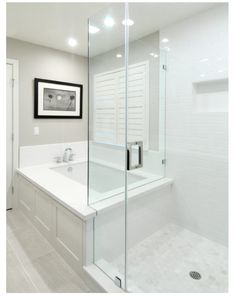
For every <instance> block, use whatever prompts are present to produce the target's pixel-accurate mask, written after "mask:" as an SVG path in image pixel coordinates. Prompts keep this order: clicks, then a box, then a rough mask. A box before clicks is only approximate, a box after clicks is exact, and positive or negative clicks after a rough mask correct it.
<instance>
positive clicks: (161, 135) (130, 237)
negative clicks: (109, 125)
mask: <svg viewBox="0 0 236 298" xmlns="http://www.w3.org/2000/svg"><path fill="white" fill-rule="evenodd" d="M147 7H148V8H149V9H156V8H155V3H145V4H144V3H130V4H129V19H130V20H131V22H132V21H133V25H131V26H130V27H129V56H128V73H127V76H128V90H127V114H128V116H127V154H128V162H127V178H128V179H129V177H130V176H132V175H139V176H142V177H143V180H141V181H138V182H136V183H135V184H133V185H128V188H127V210H126V211H127V221H126V222H127V225H126V229H127V230H126V233H127V246H126V260H127V262H126V266H127V267H126V268H127V273H126V288H127V291H129V292H158V288H157V287H156V288H155V284H154V282H155V280H157V279H158V277H157V276H155V274H153V273H154V272H155V271H153V270H152V268H153V266H155V264H153V262H154V263H155V262H157V261H158V257H157V258H152V256H153V255H154V254H155V245H158V243H151V242H150V241H149V237H150V236H151V235H152V234H153V233H154V232H155V228H156V222H158V220H159V217H160V215H159V214H158V210H159V209H160V208H159V205H158V198H157V195H156V192H155V191H156V188H157V187H158V186H157V185H158V184H160V183H161V182H160V179H161V178H163V177H164V176H165V76H166V71H165V69H166V55H165V52H163V51H160V48H159V32H158V28H156V29H155V30H153V28H155V27H153V26H152V24H150V30H145V31H144V30H143V29H142V27H140V26H139V22H138V20H139V19H140V12H142V13H145V9H147ZM147 28H148V26H146V29H147ZM134 186H135V187H134ZM147 285H148V286H147Z"/></svg>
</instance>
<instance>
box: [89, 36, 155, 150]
mask: <svg viewBox="0 0 236 298" xmlns="http://www.w3.org/2000/svg"><path fill="white" fill-rule="evenodd" d="M90 47H92V48H93V47H96V44H95V42H93V37H92V36H91V37H90ZM117 53H121V54H122V55H123V57H122V58H120V59H117V58H116V54H117ZM150 53H157V54H160V53H159V32H155V33H152V34H150V35H147V36H145V37H143V38H141V39H138V40H135V41H133V42H131V43H130V44H129V64H135V63H138V62H142V61H147V60H148V61H149V149H151V150H157V149H158V148H159V136H158V135H159V117H158V114H159V58H160V57H158V58H153V57H152V56H150ZM124 56H125V49H124V46H123V47H119V48H117V49H114V50H111V51H109V52H106V53H104V54H101V55H97V56H95V57H93V58H91V60H90V79H91V87H90V88H91V89H90V92H91V93H90V94H91V102H90V112H91V115H92V113H93V110H92V109H93V106H92V97H93V90H92V89H93V76H94V74H97V73H101V72H105V71H110V70H113V69H116V68H120V67H124V65H125V64H124V63H125V62H124ZM92 121H93V119H92V117H90V129H91V130H92V127H93V125H92ZM90 135H91V136H92V131H91V132H90Z"/></svg>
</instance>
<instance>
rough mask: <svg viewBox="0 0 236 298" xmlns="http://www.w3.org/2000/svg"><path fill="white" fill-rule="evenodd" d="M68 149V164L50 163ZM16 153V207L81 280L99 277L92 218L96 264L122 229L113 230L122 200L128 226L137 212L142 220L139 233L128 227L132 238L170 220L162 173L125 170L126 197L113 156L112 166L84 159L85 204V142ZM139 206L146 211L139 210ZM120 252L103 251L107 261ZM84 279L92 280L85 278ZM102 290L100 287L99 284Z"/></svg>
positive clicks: (122, 171) (118, 225)
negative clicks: (98, 240)
mask: <svg viewBox="0 0 236 298" xmlns="http://www.w3.org/2000/svg"><path fill="white" fill-rule="evenodd" d="M67 147H72V149H73V152H75V155H76V157H78V159H77V160H76V161H73V162H70V163H69V164H68V163H62V164H57V163H56V162H55V161H54V162H53V160H54V159H53V157H55V156H57V154H58V152H59V153H60V152H64V149H65V148H67ZM20 153H21V154H20V168H19V169H17V184H18V186H17V187H18V191H17V194H18V199H17V202H18V206H19V207H20V209H21V210H22V211H23V212H24V213H25V214H26V216H28V218H29V219H30V220H31V221H32V222H33V223H34V225H35V226H36V227H37V229H38V230H39V231H40V232H41V233H42V234H43V235H44V236H45V237H46V238H47V239H48V241H49V242H50V243H51V244H52V245H53V246H54V248H55V249H56V250H57V251H58V252H59V253H60V254H61V255H62V257H63V258H64V259H65V260H66V261H67V262H68V263H69V264H70V265H71V266H72V268H74V270H75V271H77V272H78V273H79V274H80V275H82V276H83V278H86V279H87V278H88V276H87V273H88V274H89V276H92V280H99V278H98V276H95V273H94V270H95V269H96V266H95V267H94V266H93V264H94V243H93V242H94V239H95V238H94V237H95V233H94V232H95V231H94V222H95V221H96V223H97V224H98V225H97V226H96V237H101V244H102V248H101V247H100V246H99V245H97V246H96V264H97V262H98V260H100V259H101V257H102V256H103V255H104V254H103V253H102V252H103V251H102V249H103V248H104V247H107V248H109V243H111V242H112V243H114V244H115V246H116V247H117V248H119V247H120V245H119V244H120V243H121V242H122V239H120V237H121V235H122V233H121V232H119V231H118V233H114V231H115V230H117V228H119V229H122V227H123V219H124V217H123V216H121V215H120V214H123V213H122V212H121V211H122V210H123V208H124V204H126V203H127V204H128V206H129V215H130V216H129V220H134V221H135V222H136V224H135V225H131V226H135V227H137V225H138V223H139V221H138V220H137V219H138V218H140V216H142V219H143V220H142V235H140V233H139V231H140V227H139V228H135V230H132V231H130V233H132V235H133V239H134V240H133V241H134V242H137V241H139V240H140V237H141V236H142V237H143V236H144V237H147V236H148V235H149V234H150V233H152V232H153V231H154V230H156V229H157V228H158V227H160V226H162V225H164V224H165V223H166V222H167V221H168V220H169V218H168V216H167V215H166V214H169V210H170V208H171V205H172V204H171V198H170V196H169V193H170V190H171V184H172V180H171V179H169V178H162V179H160V178H161V176H157V175H153V174H150V173H147V172H144V171H143V169H137V170H134V171H130V172H128V176H127V178H128V192H127V195H126V193H125V169H124V166H123V164H121V163H120V162H119V160H118V159H117V162H116V164H112V163H110V162H104V160H102V159H101V158H98V156H96V159H94V160H91V161H90V163H89V171H90V173H89V176H90V178H91V179H90V181H89V183H90V184H89V198H90V200H89V204H88V192H87V190H88V185H87V183H88V182H87V181H88V180H87V179H88V178H87V177H88V175H87V174H88V173H87V168H88V163H87V157H86V154H85V153H86V143H84V142H81V143H75V144H69V145H68V144H53V145H40V146H31V147H26V148H24V147H21V150H20ZM61 154H62V153H60V155H61ZM37 158H38V160H37ZM36 161H37V162H36ZM119 165H121V167H119ZM150 172H152V171H150ZM93 177H96V179H93ZM108 181H109V183H107V182H108ZM91 196H92V202H91ZM126 198H127V199H128V201H127V200H126ZM144 205H145V208H146V209H148V210H149V212H143V206H144ZM153 206H155V207H154V208H153ZM150 210H152V212H151V211H150ZM150 212H151V215H150ZM150 218H151V220H150ZM143 222H144V223H145V224H143ZM99 223H100V224H99ZM104 223H108V226H109V230H108V233H106V235H103V234H102V235H101V233H102V229H100V226H103V225H104ZM107 235H109V237H107ZM109 253H111V255H109ZM119 253H122V252H120V251H118V249H115V250H112V251H110V252H109V250H108V251H107V257H108V258H110V259H112V258H114V256H117V255H118V254H119ZM94 268H95V269H94ZM89 270H90V272H89ZM91 270H92V271H91ZM86 272H87V273H86ZM96 274H97V275H99V274H101V272H100V271H99V272H96ZM102 278H104V276H103V277H102ZM108 279H109V278H108ZM88 282H91V279H90V278H88ZM98 283H99V284H100V285H102V284H103V282H98ZM111 283H112V284H113V282H112V281H111ZM94 286H95V288H96V287H97V288H96V289H95V291H97V290H98V289H99V286H98V285H96V283H95V285H94ZM100 289H101V288H100ZM102 289H105V287H104V285H103V286H102ZM106 290H107V289H106ZM110 290H111V289H110ZM110 290H108V291H110ZM111 291H112V290H111Z"/></svg>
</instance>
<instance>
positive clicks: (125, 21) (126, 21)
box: [122, 19, 134, 26]
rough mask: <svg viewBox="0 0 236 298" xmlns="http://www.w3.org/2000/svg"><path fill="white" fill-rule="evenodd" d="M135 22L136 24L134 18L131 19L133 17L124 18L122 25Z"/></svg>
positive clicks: (130, 24)
mask: <svg viewBox="0 0 236 298" xmlns="http://www.w3.org/2000/svg"><path fill="white" fill-rule="evenodd" d="M133 24H134V21H133V20H131V19H125V20H123V21H122V25H124V26H125V25H127V26H133Z"/></svg>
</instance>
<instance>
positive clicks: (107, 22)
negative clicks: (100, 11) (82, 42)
mask: <svg viewBox="0 0 236 298" xmlns="http://www.w3.org/2000/svg"><path fill="white" fill-rule="evenodd" d="M103 22H104V25H105V26H107V27H113V26H114V25H115V21H114V19H113V18H112V17H106V18H105V19H104V21H103Z"/></svg>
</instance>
